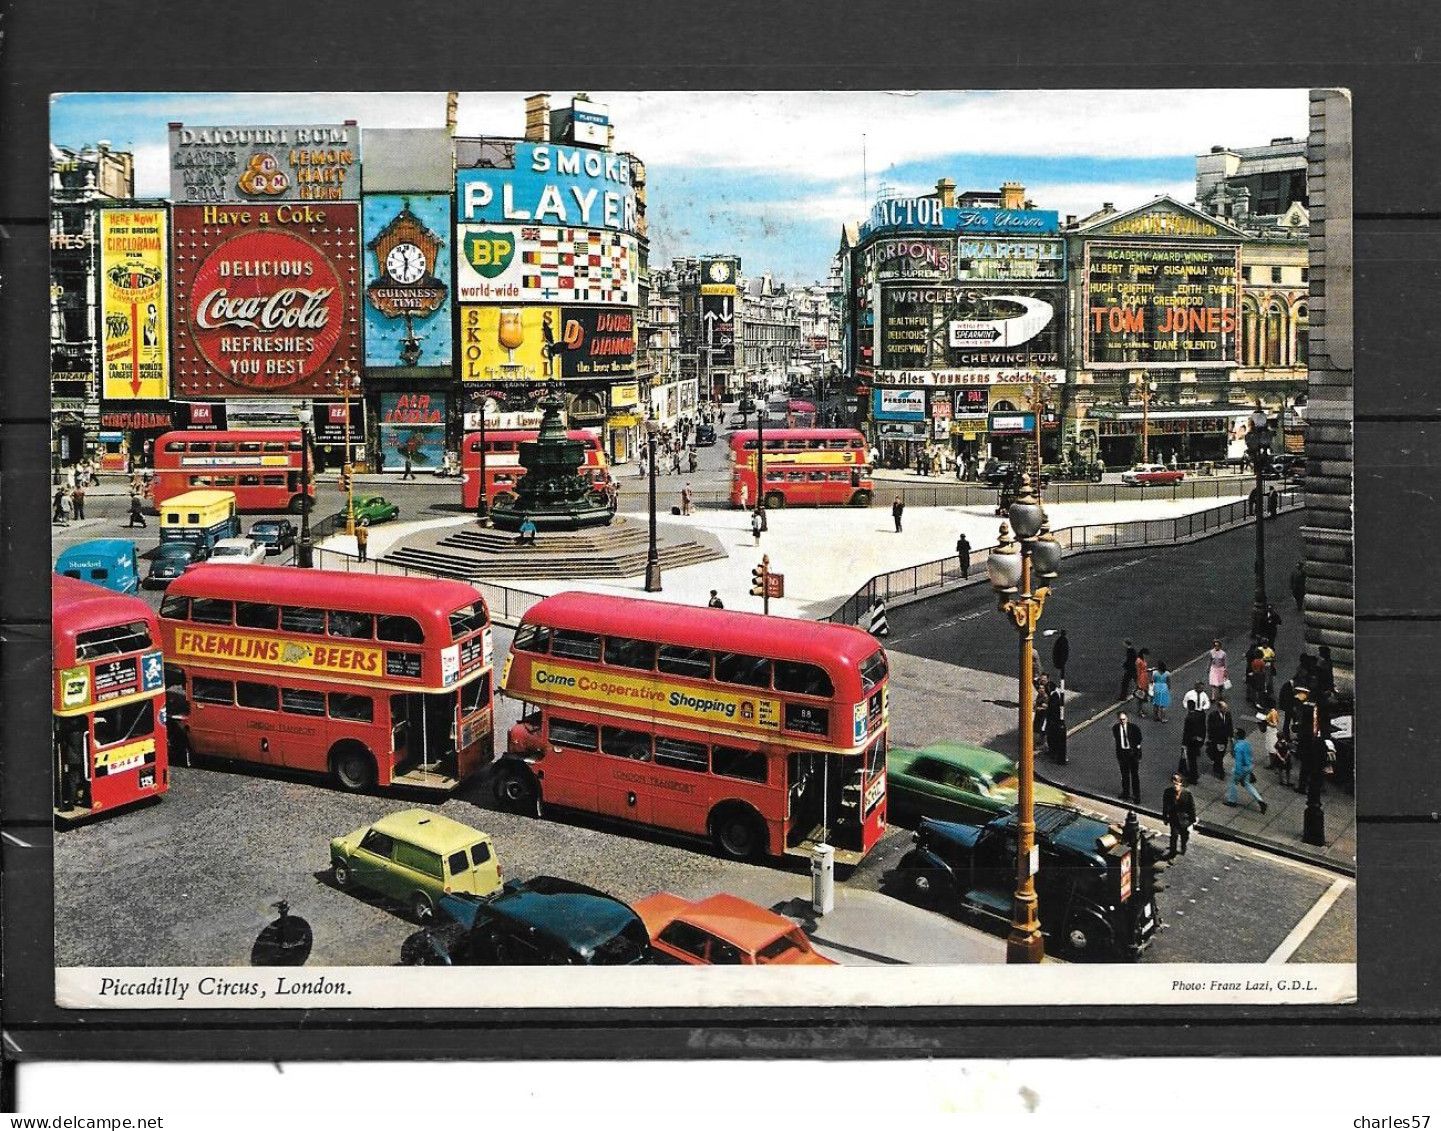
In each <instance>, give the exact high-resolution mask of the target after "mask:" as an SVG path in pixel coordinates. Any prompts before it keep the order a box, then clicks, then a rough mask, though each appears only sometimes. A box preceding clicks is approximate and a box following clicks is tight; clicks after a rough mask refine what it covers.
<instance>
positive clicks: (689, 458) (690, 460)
mask: <svg viewBox="0 0 1441 1131" xmlns="http://www.w3.org/2000/svg"><path fill="white" fill-rule="evenodd" d="M686 463H687V465H688V466H689V467H690V473H691V474H692V475H694V474H695V469H696V468H697V467H698V466H699V463H698V461H697V459H696V454H695V449H694V448H691V449H690V450H689V452H687V454H686Z"/></svg>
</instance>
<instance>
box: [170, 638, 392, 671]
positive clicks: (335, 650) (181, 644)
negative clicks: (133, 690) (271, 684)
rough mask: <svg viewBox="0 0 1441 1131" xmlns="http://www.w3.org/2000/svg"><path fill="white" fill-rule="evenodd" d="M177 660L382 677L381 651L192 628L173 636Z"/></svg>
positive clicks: (361, 647)
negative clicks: (233, 662) (191, 658)
mask: <svg viewBox="0 0 1441 1131" xmlns="http://www.w3.org/2000/svg"><path fill="white" fill-rule="evenodd" d="M175 651H176V653H177V654H178V655H181V656H198V657H203V658H206V659H216V660H236V661H240V662H244V663H247V664H260V665H264V666H267V667H286V668H296V667H298V668H310V669H311V670H313V671H323V672H341V673H344V674H346V675H349V676H371V677H375V676H379V675H381V674H382V671H383V668H382V662H383V660H382V650H381V649H380V648H372V647H364V646H359V645H335V644H315V643H312V642H310V641H302V640H292V639H288V638H286V639H278V640H276V639H267V638H264V637H259V636H249V635H245V634H243V633H231V632H206V631H201V630H197V629H192V628H182V629H178V630H177V631H176V633H175Z"/></svg>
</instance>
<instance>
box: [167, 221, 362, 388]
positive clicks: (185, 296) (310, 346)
mask: <svg viewBox="0 0 1441 1131" xmlns="http://www.w3.org/2000/svg"><path fill="white" fill-rule="evenodd" d="M342 210H344V211H347V212H350V213H352V214H353V212H354V209H353V207H349V208H344V207H343V206H342V207H337V206H334V205H331V206H328V207H327V208H324V209H320V208H295V207H293V206H283V205H282V206H280V207H279V208H275V209H257V210H254V211H247V212H246V213H244V216H243V218H242V217H240V216H236V217H233V218H232V217H230V216H226V217H224V220H228V221H230V222H229V223H225V222H219V223H217V221H220V220H221V219H222V218H221V217H220V216H219V215H215V213H218V210H216V209H212V208H204V209H201V208H182V209H177V210H176V211H177V213H181V214H183V213H192V212H193V213H199V214H200V215H198V216H197V217H193V218H192V217H184V216H178V217H177V219H191V220H192V221H193V220H195V219H198V220H199V221H200V223H199V224H198V225H196V224H194V223H192V224H181V223H177V225H176V229H177V237H176V238H177V251H178V252H179V251H184V252H186V253H187V254H186V255H185V256H184V258H185V263H184V264H181V263H179V262H177V265H176V278H175V296H176V310H177V312H178V315H179V320H180V321H181V324H182V325H183V327H184V330H185V333H184V334H182V335H181V338H182V341H181V343H180V346H179V348H178V349H177V355H178V356H177V363H178V364H177V367H176V368H177V375H176V376H177V380H176V385H177V391H178V392H179V393H180V394H181V395H185V394H191V395H204V396H212V397H213V396H225V395H227V394H233V395H240V394H246V395H254V394H256V393H262V394H263V393H275V394H281V393H283V394H286V395H291V396H294V395H304V394H312V395H313V394H317V393H324V392H325V391H326V388H327V384H328V383H329V381H330V380H331V379H332V376H333V373H332V371H333V370H334V369H336V368H338V367H339V365H340V364H341V363H342V361H343V359H344V358H346V357H353V356H357V355H358V352H359V349H358V347H359V341H358V330H357V322H358V320H357V319H356V318H355V317H354V310H355V305H354V294H353V293H352V292H353V290H354V285H355V276H356V270H355V268H354V266H353V265H354V264H355V263H356V250H355V238H356V233H355V228H356V225H355V224H354V223H353V222H352V223H349V224H347V223H345V221H344V220H343V219H340V218H339V217H338V216H337V217H336V218H335V219H334V220H332V219H330V218H329V217H328V216H327V213H331V212H340V211H342ZM281 213H284V217H283V218H282V216H281ZM346 263H349V264H351V265H352V266H351V267H350V270H349V272H348V273H347V272H346V271H345V270H344V269H343V267H342V266H340V265H343V264H346ZM191 264H193V265H194V266H193V267H192V266H190V265H191ZM186 347H188V348H186ZM338 347H340V348H338Z"/></svg>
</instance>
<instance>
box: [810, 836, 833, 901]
mask: <svg viewBox="0 0 1441 1131" xmlns="http://www.w3.org/2000/svg"><path fill="white" fill-rule="evenodd" d="M835 906H836V850H835V849H834V848H832V847H831V846H830V845H828V844H818V845H816V846H815V847H813V848H812V849H811V910H812V911H814V912H815V913H816V914H817V915H824V914H825V913H826V912H827V911H832V910H834V909H835Z"/></svg>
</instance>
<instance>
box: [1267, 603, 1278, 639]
mask: <svg viewBox="0 0 1441 1131" xmlns="http://www.w3.org/2000/svg"><path fill="white" fill-rule="evenodd" d="M1280 631H1281V614H1280V613H1278V612H1277V611H1276V606H1275V605H1267V606H1266V646H1267V647H1268V648H1275V647H1276V633H1278V632H1280Z"/></svg>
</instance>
